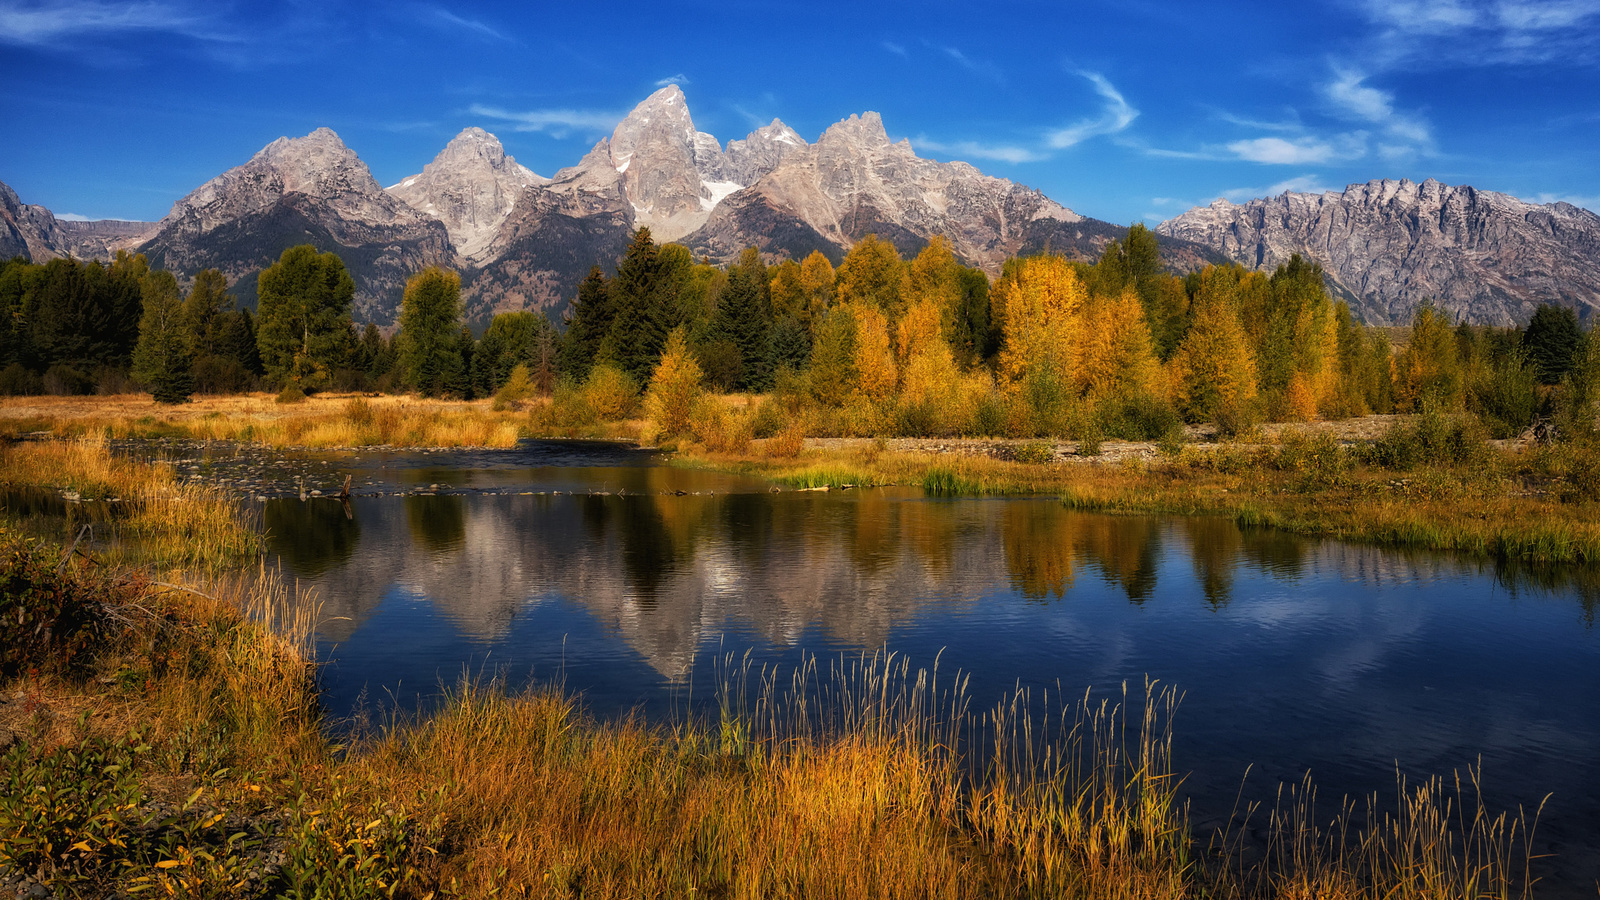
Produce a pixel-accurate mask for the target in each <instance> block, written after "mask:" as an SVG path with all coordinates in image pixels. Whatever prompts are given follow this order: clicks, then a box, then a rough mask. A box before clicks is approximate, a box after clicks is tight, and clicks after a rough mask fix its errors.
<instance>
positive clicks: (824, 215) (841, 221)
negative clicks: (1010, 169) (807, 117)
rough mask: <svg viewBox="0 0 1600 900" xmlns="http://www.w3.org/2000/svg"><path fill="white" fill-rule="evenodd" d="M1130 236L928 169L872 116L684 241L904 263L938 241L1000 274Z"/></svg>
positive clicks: (1038, 199) (707, 247) (843, 126)
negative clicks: (1012, 259)
mask: <svg viewBox="0 0 1600 900" xmlns="http://www.w3.org/2000/svg"><path fill="white" fill-rule="evenodd" d="M1123 230H1124V229H1122V228H1119V227H1117V226H1114V225H1110V224H1109V223H1105V222H1100V221H1097V220H1094V219H1088V218H1085V217H1084V216H1080V215H1078V214H1077V213H1075V212H1073V211H1072V210H1070V209H1067V208H1066V207H1064V206H1062V205H1060V204H1059V203H1056V202H1054V201H1052V200H1050V199H1049V198H1048V197H1046V196H1044V195H1043V194H1041V193H1040V192H1038V191H1036V190H1033V189H1031V188H1027V187H1023V186H1022V185H1018V184H1014V183H1012V182H1010V181H1007V180H1005V179H1003V178H993V177H990V176H988V175H984V174H983V173H982V172H980V171H978V170H977V169H975V168H973V167H972V166H970V165H968V164H966V163H962V162H951V163H939V162H934V161H932V160H927V159H922V158H920V157H918V156H917V155H916V153H915V152H914V151H913V150H912V149H911V144H910V143H909V142H907V141H900V142H898V143H894V142H891V141H890V140H889V136H888V133H887V132H886V131H885V130H884V127H883V120H882V119H881V118H880V117H879V116H878V114H877V113H872V112H869V113H866V114H864V115H861V116H850V117H849V118H847V119H845V120H844V121H842V122H839V123H838V124H836V125H834V126H832V127H830V128H829V129H828V130H827V131H825V132H824V133H823V135H822V137H821V138H819V139H818V141H817V143H816V144H814V145H811V146H803V147H799V148H797V150H796V152H793V153H791V154H789V155H787V156H786V157H785V158H784V159H782V160H781V161H780V162H779V163H778V165H777V166H776V167H775V168H773V169H772V171H770V172H769V173H767V174H766V175H765V176H763V177H762V178H761V179H760V180H758V181H756V182H755V183H754V184H752V185H751V186H750V187H749V188H747V189H744V190H741V191H737V192H734V193H733V194H731V195H730V196H729V197H728V198H727V199H726V200H725V201H723V202H722V203H721V204H720V205H718V206H717V207H716V209H715V210H714V211H713V212H712V213H711V215H710V217H709V220H708V221H707V222H706V224H705V225H704V226H703V227H702V228H701V229H700V230H698V231H696V232H695V233H694V234H692V235H690V236H689V237H688V238H687V239H686V240H685V243H687V244H689V245H690V247H692V248H693V249H694V250H695V251H696V252H697V253H705V254H709V255H711V256H712V257H715V258H723V259H725V258H729V257H731V256H733V255H735V254H737V253H738V252H739V250H740V249H742V248H743V247H745V246H747V245H749V244H751V243H754V244H756V245H757V246H760V247H762V248H763V249H766V250H768V251H771V252H777V253H782V254H787V255H791V256H803V255H805V254H807V253H810V252H811V251H812V250H821V251H822V252H824V253H826V254H827V255H829V256H832V257H834V258H835V259H837V258H838V257H839V256H840V255H842V253H843V252H844V251H845V250H846V249H848V248H849V247H850V246H852V245H854V243H855V242H856V241H858V240H860V239H861V238H863V237H865V236H866V235H868V234H877V235H878V236H879V237H881V238H884V239H886V240H889V241H891V242H893V243H894V244H895V245H896V246H897V247H899V249H900V251H901V252H902V253H904V254H911V253H915V252H917V251H918V250H919V249H921V247H922V246H923V245H924V244H926V243H927V242H928V240H929V239H930V238H932V237H933V236H935V235H941V236H943V237H944V238H945V239H946V240H948V241H949V242H950V245H951V249H952V250H954V251H955V253H956V255H957V256H960V257H962V258H963V259H964V260H966V261H967V263H968V264H970V265H976V266H979V267H981V268H983V269H986V270H988V271H989V272H991V273H998V272H999V270H1000V265H1001V264H1002V263H1003V262H1004V261H1005V259H1006V257H1008V256H1014V255H1016V254H1018V253H1031V252H1037V251H1039V250H1043V249H1045V248H1047V247H1048V248H1050V249H1052V250H1054V251H1056V252H1060V253H1066V254H1068V255H1071V256H1076V257H1080V258H1092V257H1094V256H1096V255H1098V253H1099V251H1100V249H1101V248H1103V247H1104V246H1105V244H1106V242H1107V241H1109V240H1111V239H1113V238H1114V237H1116V236H1118V235H1120V234H1121V233H1122V232H1123ZM1203 255H1204V254H1202V253H1195V254H1191V256H1193V257H1195V258H1196V259H1198V258H1199V257H1201V256H1203Z"/></svg>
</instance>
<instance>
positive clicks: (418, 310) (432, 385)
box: [396, 266, 472, 397]
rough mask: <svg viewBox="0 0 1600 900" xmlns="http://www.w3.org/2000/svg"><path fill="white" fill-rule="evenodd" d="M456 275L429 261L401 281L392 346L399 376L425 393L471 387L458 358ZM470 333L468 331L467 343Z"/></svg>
mask: <svg viewBox="0 0 1600 900" xmlns="http://www.w3.org/2000/svg"><path fill="white" fill-rule="evenodd" d="M461 327H462V326H461V276H460V275H457V274H456V273H455V272H452V271H449V270H448V269H441V268H439V267H437V266H429V267H428V268H426V269H423V270H422V271H421V272H418V273H417V274H416V275H413V276H411V278H410V280H408V281H407V282H406V292H405V297H404V298H403V299H402V301H401V303H400V332H399V334H398V335H397V336H396V343H397V347H396V351H397V353H398V360H399V364H400V373H401V379H402V380H403V381H404V383H405V384H406V385H407V386H408V387H411V388H414V389H415V390H416V391H417V392H418V393H420V394H422V395H423V396H424V397H438V396H442V395H444V394H447V393H454V394H457V395H464V394H467V393H470V386H469V385H468V384H467V382H466V377H465V376H466V372H467V361H466V360H465V359H463V358H462V341H461V339H460V335H459V331H460V329H461ZM471 339H472V334H471V332H468V333H467V344H468V347H469V348H470V345H471Z"/></svg>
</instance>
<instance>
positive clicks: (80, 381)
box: [44, 363, 94, 397]
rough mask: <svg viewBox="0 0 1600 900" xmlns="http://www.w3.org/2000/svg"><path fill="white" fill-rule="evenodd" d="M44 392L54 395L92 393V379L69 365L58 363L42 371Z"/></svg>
mask: <svg viewBox="0 0 1600 900" xmlns="http://www.w3.org/2000/svg"><path fill="white" fill-rule="evenodd" d="M44 392H45V393H47V394H55V395H56V396H73V397H75V396H79V395H82V394H92V393H94V379H93V378H90V377H89V376H88V375H87V374H85V373H83V372H80V371H79V370H77V369H74V368H72V367H71V366H64V365H61V364H60V363H57V364H56V365H53V366H51V367H50V368H49V369H47V370H45V373H44Z"/></svg>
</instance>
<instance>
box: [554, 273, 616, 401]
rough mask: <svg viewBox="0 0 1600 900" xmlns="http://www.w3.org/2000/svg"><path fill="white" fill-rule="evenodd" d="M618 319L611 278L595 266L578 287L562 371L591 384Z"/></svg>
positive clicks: (563, 346)
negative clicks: (602, 352) (607, 338)
mask: <svg viewBox="0 0 1600 900" xmlns="http://www.w3.org/2000/svg"><path fill="white" fill-rule="evenodd" d="M616 318H617V308H616V304H615V303H614V302H613V301H612V297H611V279H609V278H607V277H606V275H605V273H604V272H602V271H600V267H599V266H595V267H593V268H591V269H590V270H589V275H588V277H586V278H584V279H583V282H582V283H581V284H579V285H578V296H577V298H576V299H574V300H573V301H572V308H571V310H569V311H568V315H567V333H566V336H565V337H564V338H563V339H562V342H561V371H562V372H564V373H566V374H568V375H570V376H572V379H573V381H575V382H578V383H579V384H581V383H583V382H585V381H587V380H588V378H589V370H590V369H592V368H594V365H595V363H596V362H599V360H600V352H601V348H602V345H603V344H604V343H605V339H606V335H608V334H610V333H611V326H612V324H613V323H614V322H615V321H616Z"/></svg>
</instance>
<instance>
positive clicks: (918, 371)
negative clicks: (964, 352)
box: [899, 297, 961, 430]
mask: <svg viewBox="0 0 1600 900" xmlns="http://www.w3.org/2000/svg"><path fill="white" fill-rule="evenodd" d="M939 319H940V315H939V308H938V305H937V303H936V302H935V301H934V300H933V298H931V297H924V298H923V299H921V300H919V301H917V303H916V304H915V305H914V306H912V307H911V308H910V309H909V310H907V311H906V317H905V318H904V319H901V320H900V343H899V350H900V353H901V359H900V401H901V403H902V404H904V405H906V406H908V407H910V406H920V407H922V408H923V409H924V410H926V411H928V412H929V413H930V414H931V415H932V416H933V418H934V420H935V421H934V423H933V424H934V426H935V428H936V429H938V430H943V429H944V428H945V427H946V426H947V425H949V424H950V422H951V420H952V419H953V417H954V409H955V408H956V406H958V405H959V403H960V399H961V398H960V396H959V395H960V393H961V392H960V390H959V387H960V381H961V373H960V370H959V369H958V368H957V367H956V362H955V356H954V355H953V354H952V353H951V351H950V344H949V343H948V342H946V341H945V339H944V336H943V335H942V334H940V330H939Z"/></svg>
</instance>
